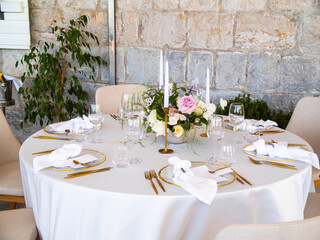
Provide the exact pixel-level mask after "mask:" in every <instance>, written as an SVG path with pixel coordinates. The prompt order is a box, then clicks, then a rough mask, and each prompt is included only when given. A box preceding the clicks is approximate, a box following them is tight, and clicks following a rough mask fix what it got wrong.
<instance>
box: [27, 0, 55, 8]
mask: <svg viewBox="0 0 320 240" xmlns="http://www.w3.org/2000/svg"><path fill="white" fill-rule="evenodd" d="M54 2H55V0H32V1H29V6H30V7H31V8H32V9H34V8H50V7H53V6H54Z"/></svg>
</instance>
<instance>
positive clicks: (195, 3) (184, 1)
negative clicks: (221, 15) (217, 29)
mask: <svg viewBox="0 0 320 240" xmlns="http://www.w3.org/2000/svg"><path fill="white" fill-rule="evenodd" d="M180 6H181V8H182V9H183V10H190V11H215V12H218V11H219V0H211V1H207V0H180Z"/></svg>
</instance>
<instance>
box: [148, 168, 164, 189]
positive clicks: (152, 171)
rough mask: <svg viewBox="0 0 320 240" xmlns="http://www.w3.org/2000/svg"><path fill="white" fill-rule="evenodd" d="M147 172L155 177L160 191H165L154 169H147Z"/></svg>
mask: <svg viewBox="0 0 320 240" xmlns="http://www.w3.org/2000/svg"><path fill="white" fill-rule="evenodd" d="M149 174H150V176H151V178H155V179H156V180H157V182H158V184H159V186H160V187H161V189H162V191H164V192H165V191H166V190H165V189H164V187H163V185H162V183H161V182H160V180H159V179H158V176H157V173H156V171H155V170H150V171H149Z"/></svg>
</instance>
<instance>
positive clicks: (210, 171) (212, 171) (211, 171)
mask: <svg viewBox="0 0 320 240" xmlns="http://www.w3.org/2000/svg"><path fill="white" fill-rule="evenodd" d="M229 167H230V166H225V167H222V168H218V169H216V170H209V171H208V172H209V173H215V172H217V171H219V170H222V169H226V168H229Z"/></svg>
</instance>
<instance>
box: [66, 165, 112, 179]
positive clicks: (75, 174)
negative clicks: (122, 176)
mask: <svg viewBox="0 0 320 240" xmlns="http://www.w3.org/2000/svg"><path fill="white" fill-rule="evenodd" d="M112 168H113V167H106V168H100V169H96V170H88V171H82V172H77V173H71V174H68V175H67V176H66V177H65V179H67V178H75V177H81V176H85V175H88V174H92V173H98V172H105V171H109V170H111V169H112Z"/></svg>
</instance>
